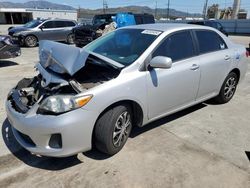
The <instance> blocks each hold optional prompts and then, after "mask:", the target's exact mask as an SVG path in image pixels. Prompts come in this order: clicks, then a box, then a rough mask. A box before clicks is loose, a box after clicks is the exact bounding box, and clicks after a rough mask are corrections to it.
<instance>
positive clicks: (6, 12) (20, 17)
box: [0, 8, 77, 24]
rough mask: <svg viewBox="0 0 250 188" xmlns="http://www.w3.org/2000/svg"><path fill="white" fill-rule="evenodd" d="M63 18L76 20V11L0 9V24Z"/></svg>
mask: <svg viewBox="0 0 250 188" xmlns="http://www.w3.org/2000/svg"><path fill="white" fill-rule="evenodd" d="M39 18H43V19H47V18H63V19H70V20H77V11H76V10H52V9H31V8H0V24H24V23H26V22H28V21H30V20H33V19H39Z"/></svg>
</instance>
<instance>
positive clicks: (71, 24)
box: [65, 21, 76, 27]
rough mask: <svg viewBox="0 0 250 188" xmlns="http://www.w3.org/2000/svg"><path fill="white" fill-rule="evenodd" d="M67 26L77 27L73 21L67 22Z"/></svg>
mask: <svg viewBox="0 0 250 188" xmlns="http://www.w3.org/2000/svg"><path fill="white" fill-rule="evenodd" d="M65 24H66V27H73V26H75V25H76V24H75V23H74V22H71V21H66V22H65Z"/></svg>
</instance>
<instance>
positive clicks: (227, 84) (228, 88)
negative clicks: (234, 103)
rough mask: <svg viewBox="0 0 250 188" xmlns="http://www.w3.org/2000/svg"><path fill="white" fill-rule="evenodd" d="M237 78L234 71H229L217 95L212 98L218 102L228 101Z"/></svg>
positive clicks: (232, 94) (235, 86)
mask: <svg viewBox="0 0 250 188" xmlns="http://www.w3.org/2000/svg"><path fill="white" fill-rule="evenodd" d="M238 79H239V78H238V76H237V74H236V73H234V72H230V73H229V74H228V76H227V77H226V79H225V81H224V82H223V84H222V86H221V89H220V93H219V95H218V96H217V97H215V98H214V101H215V102H217V103H218V104H224V103H227V102H229V101H230V100H231V99H232V98H233V96H234V93H235V91H236V88H237V84H238Z"/></svg>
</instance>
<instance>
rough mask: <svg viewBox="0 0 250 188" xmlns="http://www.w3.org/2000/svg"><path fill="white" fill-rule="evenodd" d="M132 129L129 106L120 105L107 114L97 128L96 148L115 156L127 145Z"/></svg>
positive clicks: (101, 118) (97, 124) (99, 120)
mask: <svg viewBox="0 0 250 188" xmlns="http://www.w3.org/2000/svg"><path fill="white" fill-rule="evenodd" d="M131 129H132V113H131V108H130V106H129V105H119V106H116V107H114V108H112V109H110V110H108V111H107V112H105V113H104V114H103V115H102V116H101V117H100V118H99V119H98V121H97V123H96V126H95V132H94V134H95V138H94V142H95V146H96V148H97V149H98V150H100V151H101V152H104V153H106V154H109V155H114V154H116V153H117V152H119V151H120V150H121V149H122V148H123V146H124V145H125V143H126V141H127V139H128V137H129V134H130V132H131Z"/></svg>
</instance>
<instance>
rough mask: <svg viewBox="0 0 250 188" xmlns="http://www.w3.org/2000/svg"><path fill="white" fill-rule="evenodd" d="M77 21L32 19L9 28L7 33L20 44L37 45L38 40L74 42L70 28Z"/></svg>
mask: <svg viewBox="0 0 250 188" xmlns="http://www.w3.org/2000/svg"><path fill="white" fill-rule="evenodd" d="M76 25H77V23H76V22H75V21H73V20H65V19H45V20H32V21H30V22H28V23H26V24H25V25H23V26H18V27H12V28H9V35H10V36H12V37H13V39H14V40H17V41H18V42H19V43H20V44H21V45H25V46H27V47H34V46H37V44H38V42H39V41H40V40H53V41H65V42H67V43H69V44H72V43H74V41H73V35H72V32H71V30H72V28H73V27H75V26H76Z"/></svg>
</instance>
